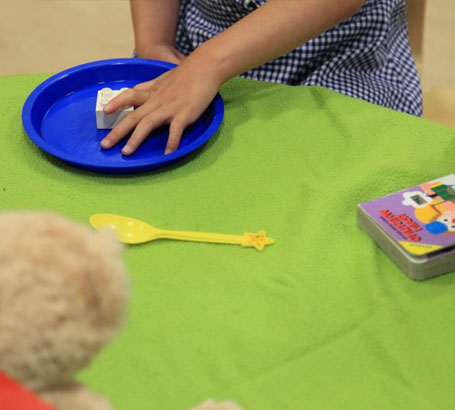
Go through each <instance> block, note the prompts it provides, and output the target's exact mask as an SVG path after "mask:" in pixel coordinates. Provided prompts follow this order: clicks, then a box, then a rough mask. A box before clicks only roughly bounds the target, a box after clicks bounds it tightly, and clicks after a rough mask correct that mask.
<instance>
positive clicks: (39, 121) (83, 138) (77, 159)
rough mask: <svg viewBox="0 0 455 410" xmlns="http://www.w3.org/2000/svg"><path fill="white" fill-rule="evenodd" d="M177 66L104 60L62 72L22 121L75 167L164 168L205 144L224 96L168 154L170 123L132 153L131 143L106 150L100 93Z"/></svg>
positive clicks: (39, 91) (31, 100) (30, 102)
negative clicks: (126, 148) (99, 120)
mask: <svg viewBox="0 0 455 410" xmlns="http://www.w3.org/2000/svg"><path fill="white" fill-rule="evenodd" d="M173 67H175V65H174V64H171V63H165V62H162V61H156V60H145V59H140V58H122V59H115V60H102V61H95V62H92V63H87V64H83V65H80V66H77V67H73V68H70V69H68V70H65V71H62V72H61V73H58V74H56V75H54V76H53V77H51V78H49V79H48V80H46V81H44V82H43V83H42V84H40V85H39V86H38V87H37V88H36V89H35V90H34V91H33V92H32V93H31V94H30V96H29V97H28V99H27V101H26V102H25V105H24V108H23V110H22V123H23V125H24V129H25V131H26V133H27V134H28V136H29V137H30V138H31V140H32V141H33V142H34V143H35V144H36V145H37V146H38V147H40V148H41V149H42V150H44V151H45V152H47V153H49V154H50V155H53V156H54V157H57V158H59V159H61V160H63V161H66V162H68V163H70V164H72V165H74V166H77V167H80V168H85V169H89V170H91V171H97V172H103V173H132V172H142V171H147V170H151V169H156V168H161V167H164V166H167V165H169V164H171V163H173V162H176V161H178V160H180V159H182V158H183V157H184V156H186V155H187V154H189V153H191V152H193V151H194V150H196V149H198V148H199V147H201V146H202V145H203V144H204V143H206V142H207V141H208V140H209V139H210V137H212V136H213V134H214V133H215V132H216V130H217V129H218V127H219V126H220V124H221V121H222V119H223V115H224V104H223V100H222V99H221V96H220V95H219V94H218V95H217V96H216V97H215V99H214V100H213V101H212V103H211V104H210V105H209V107H208V108H207V110H206V111H205V112H204V113H203V114H202V115H201V117H200V118H199V119H198V120H197V121H196V122H195V123H194V124H192V125H190V126H189V127H187V129H186V130H185V132H184V134H183V136H182V140H181V142H180V147H179V149H178V150H177V151H175V152H173V153H172V154H169V155H164V149H165V147H166V142H167V138H168V135H169V127H168V126H165V127H161V128H159V129H157V130H155V131H154V132H152V133H151V134H150V136H149V137H148V138H147V140H146V141H144V142H143V143H142V145H141V146H140V147H139V149H138V150H137V151H136V152H135V153H134V154H133V155H131V156H124V155H122V153H121V149H122V147H123V145H124V144H125V142H126V139H125V140H124V141H121V142H120V143H118V144H117V145H116V146H115V147H113V148H111V149H109V150H104V149H102V148H101V147H100V142H101V140H102V139H103V138H104V137H105V136H106V135H107V133H108V132H109V130H98V129H97V128H96V115H95V105H96V94H97V91H98V90H99V89H101V88H103V87H109V88H112V89H120V88H122V87H133V86H135V85H136V84H138V83H142V82H144V81H149V80H152V79H153V78H155V77H158V76H159V75H161V74H163V73H164V72H166V71H168V70H170V69H172V68H173Z"/></svg>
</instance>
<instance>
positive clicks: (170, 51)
mask: <svg viewBox="0 0 455 410" xmlns="http://www.w3.org/2000/svg"><path fill="white" fill-rule="evenodd" d="M130 6H131V17H132V19H133V27H134V39H135V46H136V53H137V56H138V57H143V58H154V59H157V60H164V61H169V62H171V63H176V64H178V63H180V62H181V61H182V60H183V59H184V58H185V56H184V55H183V54H181V53H180V52H178V51H177V50H176V49H175V30H176V27H177V19H178V15H179V7H180V0H131V1H130Z"/></svg>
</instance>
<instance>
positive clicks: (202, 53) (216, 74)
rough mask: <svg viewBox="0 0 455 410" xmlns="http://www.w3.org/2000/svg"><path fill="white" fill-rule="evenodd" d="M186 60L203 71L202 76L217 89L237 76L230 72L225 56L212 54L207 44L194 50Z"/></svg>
mask: <svg viewBox="0 0 455 410" xmlns="http://www.w3.org/2000/svg"><path fill="white" fill-rule="evenodd" d="M187 60H188V62H191V63H192V64H194V65H195V66H197V67H199V69H200V70H202V71H204V73H205V74H204V75H206V76H207V77H209V78H210V79H211V80H212V81H214V82H215V83H217V84H218V86H219V87H221V85H222V84H223V83H225V82H226V81H228V80H230V79H231V78H233V77H235V76H236V75H237V73H233V72H232V67H231V64H230V63H229V61H228V59H227V58H226V55H225V54H223V53H220V52H213V51H212V49H211V48H210V47H209V45H208V43H204V44H202V45H201V46H200V47H198V48H197V49H196V50H194V51H193V52H192V53H191V54H190V56H189V57H188V58H187Z"/></svg>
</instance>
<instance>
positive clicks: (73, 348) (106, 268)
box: [0, 212, 239, 410]
mask: <svg viewBox="0 0 455 410" xmlns="http://www.w3.org/2000/svg"><path fill="white" fill-rule="evenodd" d="M0 232H1V234H0V369H1V370H2V371H4V372H6V373H7V374H8V375H9V376H11V377H12V378H13V379H15V380H16V381H18V382H20V383H21V384H22V385H23V386H25V387H26V388H28V389H29V390H32V391H34V392H35V393H36V394H38V396H39V397H41V398H42V399H43V400H44V401H45V402H47V403H49V404H51V405H53V406H54V407H55V408H56V409H58V410H112V406H111V405H110V404H109V402H108V401H107V400H106V399H105V398H103V397H101V396H100V395H98V394H95V393H93V392H91V391H90V390H89V389H87V388H86V387H85V386H84V385H82V384H80V383H77V382H75V381H74V375H75V374H76V373H77V372H78V371H79V370H81V369H83V368H84V367H86V366H87V365H88V364H89V363H90V361H91V360H92V359H93V357H94V356H95V355H96V354H97V353H98V352H99V350H100V349H101V348H102V347H103V346H104V345H106V344H107V343H109V342H110V341H111V340H112V339H113V338H114V337H115V336H116V335H117V333H118V332H119V330H120V329H121V328H122V326H123V324H124V321H125V316H126V310H127V303H128V298H129V292H128V288H129V286H128V277H127V274H126V272H125V268H124V264H123V258H122V246H121V245H120V244H119V243H118V242H117V241H116V240H115V239H114V238H113V237H112V233H110V232H101V233H100V232H95V231H92V230H91V229H90V228H88V227H86V226H83V225H80V224H78V223H75V222H72V221H70V220H68V219H66V218H64V217H62V216H59V215H57V214H53V213H40V212H8V213H4V214H0ZM215 409H217V410H239V407H237V406H236V405H235V404H233V403H229V402H226V403H220V404H218V405H217V404H215V403H214V402H212V401H207V402H204V403H203V404H201V405H200V406H198V407H196V408H195V410H215ZM24 410H25V409H24ZM150 410H152V409H150Z"/></svg>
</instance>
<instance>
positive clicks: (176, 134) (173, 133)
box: [164, 118, 186, 155]
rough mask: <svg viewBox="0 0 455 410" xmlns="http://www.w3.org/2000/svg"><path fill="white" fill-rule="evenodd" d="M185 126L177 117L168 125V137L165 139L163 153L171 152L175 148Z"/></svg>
mask: <svg viewBox="0 0 455 410" xmlns="http://www.w3.org/2000/svg"><path fill="white" fill-rule="evenodd" d="M185 127H186V125H185V123H184V122H183V121H182V120H180V119H179V118H175V119H174V120H173V121H172V122H171V125H170V127H169V138H168V140H167V144H166V149H165V150H164V155H168V154H171V153H172V152H174V151H176V150H177V148H178V147H179V144H180V140H181V139H182V134H183V131H184V130H185Z"/></svg>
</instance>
